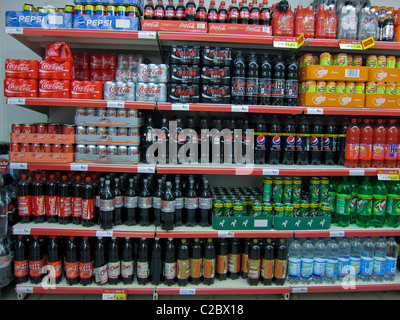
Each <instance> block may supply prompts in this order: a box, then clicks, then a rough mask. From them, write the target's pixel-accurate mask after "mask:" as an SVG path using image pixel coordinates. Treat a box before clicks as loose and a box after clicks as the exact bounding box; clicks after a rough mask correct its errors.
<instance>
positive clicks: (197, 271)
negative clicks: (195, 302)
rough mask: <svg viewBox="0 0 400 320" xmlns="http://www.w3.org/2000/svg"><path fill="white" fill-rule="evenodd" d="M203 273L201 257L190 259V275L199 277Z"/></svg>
mask: <svg viewBox="0 0 400 320" xmlns="http://www.w3.org/2000/svg"><path fill="white" fill-rule="evenodd" d="M202 275H203V259H202V258H200V259H194V258H192V259H190V276H191V277H192V278H200V277H201V276H202Z"/></svg>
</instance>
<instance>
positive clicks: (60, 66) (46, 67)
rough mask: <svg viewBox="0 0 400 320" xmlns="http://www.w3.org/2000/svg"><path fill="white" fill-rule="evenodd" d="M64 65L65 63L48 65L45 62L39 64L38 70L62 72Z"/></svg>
mask: <svg viewBox="0 0 400 320" xmlns="http://www.w3.org/2000/svg"><path fill="white" fill-rule="evenodd" d="M65 66H66V64H65V63H55V62H53V63H51V62H50V63H49V62H46V61H41V62H40V70H42V71H64V70H65V69H66V68H65Z"/></svg>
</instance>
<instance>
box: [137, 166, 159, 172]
mask: <svg viewBox="0 0 400 320" xmlns="http://www.w3.org/2000/svg"><path fill="white" fill-rule="evenodd" d="M137 172H138V173H155V172H156V168H155V167H142V166H139V167H137Z"/></svg>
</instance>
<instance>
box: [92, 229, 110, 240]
mask: <svg viewBox="0 0 400 320" xmlns="http://www.w3.org/2000/svg"><path fill="white" fill-rule="evenodd" d="M112 236H113V232H112V230H97V231H96V237H109V238H112Z"/></svg>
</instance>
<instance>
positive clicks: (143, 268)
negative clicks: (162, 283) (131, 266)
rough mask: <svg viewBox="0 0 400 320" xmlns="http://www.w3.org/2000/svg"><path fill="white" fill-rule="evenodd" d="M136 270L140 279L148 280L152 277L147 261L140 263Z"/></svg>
mask: <svg viewBox="0 0 400 320" xmlns="http://www.w3.org/2000/svg"><path fill="white" fill-rule="evenodd" d="M136 269H137V270H136V274H137V277H138V278H140V279H146V278H147V277H148V276H149V275H150V268H149V263H148V262H147V261H138V262H137V268H136Z"/></svg>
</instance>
